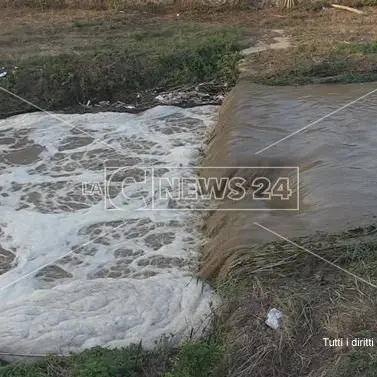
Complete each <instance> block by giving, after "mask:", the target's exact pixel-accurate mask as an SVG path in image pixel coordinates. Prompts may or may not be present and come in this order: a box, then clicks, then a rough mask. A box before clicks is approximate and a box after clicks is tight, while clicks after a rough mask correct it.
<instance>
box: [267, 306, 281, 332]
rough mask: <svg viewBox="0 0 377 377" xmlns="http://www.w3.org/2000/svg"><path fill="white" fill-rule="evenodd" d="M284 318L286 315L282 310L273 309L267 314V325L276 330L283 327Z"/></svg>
mask: <svg viewBox="0 0 377 377" xmlns="http://www.w3.org/2000/svg"><path fill="white" fill-rule="evenodd" d="M283 318H284V314H283V313H282V312H281V311H280V310H278V309H275V308H272V309H271V310H270V311H269V312H268V313H267V320H266V322H265V323H266V325H267V326H269V327H271V328H272V329H274V330H276V329H278V328H279V327H282V326H283Z"/></svg>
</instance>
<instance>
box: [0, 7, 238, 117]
mask: <svg viewBox="0 0 377 377" xmlns="http://www.w3.org/2000/svg"><path fill="white" fill-rule="evenodd" d="M52 13H53V12H52ZM52 13H51V12H50V13H49V14H52ZM44 14H45V13H44ZM64 14H65V16H66V18H64V17H63V16H62V15H61V17H60V18H59V17H57V16H56V14H55V17H57V18H56V21H57V22H56V23H52V24H50V23H48V24H46V23H47V22H48V15H45V17H46V19H45V20H44V19H42V20H39V21H37V22H36V23H33V22H32V20H29V19H27V20H26V22H25V23H22V22H20V23H19V24H18V25H17V27H13V28H11V29H3V32H2V33H3V35H2V39H1V40H2V42H1V44H3V47H5V48H4V51H5V54H3V55H2V61H1V65H2V66H4V67H5V69H6V70H7V72H8V74H7V76H5V77H4V78H3V79H1V85H2V86H3V88H5V89H6V90H7V91H9V92H12V93H14V94H16V95H17V96H20V97H22V98H24V99H26V100H27V101H29V102H31V103H32V104H34V105H36V106H38V107H40V108H43V109H47V110H60V109H66V108H69V107H75V106H78V105H80V104H84V105H85V104H87V103H88V101H90V102H91V103H92V104H95V103H98V102H100V101H110V102H111V103H113V102H116V101H122V102H125V103H128V104H131V105H135V104H137V103H138V102H144V103H148V101H150V100H151V98H153V95H154V90H155V89H158V88H163V89H165V90H166V89H170V88H175V87H179V86H183V85H185V84H195V83H201V82H204V81H211V80H214V81H216V82H220V83H228V84H229V85H230V86H231V85H233V84H234V83H235V80H236V78H237V61H238V59H239V53H238V51H239V49H240V44H239V42H240V39H241V36H242V29H241V28H236V27H229V28H225V27H216V26H212V25H205V24H198V23H195V22H192V21H187V22H185V21H182V22H180V21H179V20H175V19H173V20H171V19H166V20H164V19H162V23H160V22H159V21H161V17H160V16H159V15H158V14H155V13H154V14H152V15H148V14H147V15H142V18H143V19H140V20H138V19H137V17H135V16H134V17H132V15H127V16H125V15H123V14H120V15H119V14H115V15H114V14H112V15H111V16H110V18H107V17H106V15H102V14H94V15H93V14H92V19H82V18H76V17H69V16H67V14H66V13H64ZM29 17H30V15H29ZM97 17H98V18H97ZM3 22H4V21H3ZM5 23H6V22H5ZM30 29H31V31H32V33H31V34H29V32H30ZM15 67H16V68H15ZM0 101H1V103H2V111H1V112H2V114H1V115H2V116H6V115H9V114H12V113H18V112H23V111H28V110H31V109H32V108H33V106H32V105H31V104H30V103H26V102H22V101H20V99H19V98H15V97H12V96H11V95H10V94H9V93H4V92H2V93H0Z"/></svg>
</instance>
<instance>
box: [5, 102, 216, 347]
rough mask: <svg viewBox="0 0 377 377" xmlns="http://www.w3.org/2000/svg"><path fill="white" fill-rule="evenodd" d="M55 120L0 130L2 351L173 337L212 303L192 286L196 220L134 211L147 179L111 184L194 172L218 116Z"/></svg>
mask: <svg viewBox="0 0 377 377" xmlns="http://www.w3.org/2000/svg"><path fill="white" fill-rule="evenodd" d="M57 116H58V117H59V118H61V119H62V120H64V122H68V123H69V124H71V125H72V126H73V127H70V126H69V125H68V124H67V123H63V122H61V121H60V120H58V119H55V118H53V117H51V116H49V115H46V114H42V113H34V114H25V115H20V116H16V117H12V118H8V119H5V120H1V121H0V145H1V150H0V168H1V173H2V174H1V183H0V186H1V187H0V205H1V218H0V236H1V242H0V274H1V271H6V272H4V273H2V274H1V275H0V339H1V346H0V351H1V352H16V353H20V352H21V353H38V354H39V353H51V352H59V353H66V352H71V351H73V352H77V351H80V350H82V349H84V348H88V347H91V346H95V345H100V346H107V347H118V346H124V345H127V344H130V343H132V342H139V341H140V340H143V343H144V345H145V346H147V347H152V346H153V344H154V343H155V342H156V341H158V340H159V339H160V338H161V337H162V336H164V335H165V336H168V335H169V334H175V338H176V339H177V340H181V339H182V337H184V336H185V335H186V334H187V331H189V330H190V327H194V328H195V327H198V326H199V325H200V323H201V322H202V321H203V320H204V319H205V318H208V315H209V313H210V310H211V309H210V305H211V303H212V302H214V301H216V298H215V297H214V296H213V293H212V291H211V290H210V289H209V288H208V287H207V286H203V284H202V283H199V284H198V283H197V281H196V279H195V278H194V279H193V277H192V275H193V266H192V264H193V261H195V260H196V259H197V257H198V254H197V253H198V248H199V244H200V242H201V241H202V240H201V239H200V234H198V232H197V230H196V229H195V227H194V226H193V224H195V221H196V220H197V216H198V214H194V213H192V212H180V211H178V212H176V211H153V210H151V209H147V210H143V211H138V209H139V208H140V206H141V205H143V203H147V204H150V202H151V198H152V197H153V192H152V191H151V192H148V190H146V192H144V191H143V190H144V189H145V187H149V186H148V185H147V186H145V184H146V183H148V184H149V183H151V181H152V179H151V178H150V177H144V178H145V180H146V182H144V181H143V180H141V182H140V181H136V182H135V181H130V182H128V181H127V183H126V184H125V185H124V186H123V191H121V190H119V182H121V181H122V180H123V182H124V177H125V176H127V174H128V173H130V172H132V174H136V173H138V172H139V171H142V170H140V169H141V168H144V167H153V169H154V170H155V173H156V175H157V176H160V177H167V178H169V177H173V176H174V177H176V176H177V174H185V172H187V171H190V170H192V169H193V168H192V167H191V166H194V165H195V164H196V163H197V162H198V156H199V153H200V148H201V146H202V142H203V138H204V136H205V134H206V133H207V132H208V131H209V130H210V129H211V128H212V127H213V126H214V122H215V120H216V117H217V107H215V106H204V107H198V108H192V109H180V108H177V107H162V106H161V107H156V108H154V109H151V110H149V111H146V112H144V113H142V114H137V115H132V114H118V113H98V114H86V115H60V114H59V115H57ZM75 127H76V128H75ZM83 131H84V132H83ZM101 141H102V142H101ZM104 164H105V165H106V166H107V171H106V173H104ZM109 167H111V169H112V170H111V169H110V170H109ZM167 167H170V168H167ZM171 167H183V168H186V169H183V170H181V169H172V168H171ZM106 174H107V178H108V177H109V175H110V177H113V178H112V180H111V184H109V185H108V186H106V184H105V182H104V175H106ZM133 176H134V175H133ZM119 178H121V179H119ZM106 182H109V179H107V180H106ZM152 187H153V186H152ZM106 190H107V195H106V194H105V193H106ZM105 197H106V198H105ZM158 205H159V208H163V207H164V206H167V205H168V203H165V202H163V201H161V202H159V203H158ZM106 208H111V209H112V210H109V209H106ZM114 208H117V210H113V209H114ZM148 208H149V207H148ZM12 255H14V258H11V257H12ZM2 257H3V259H1V258H2ZM11 259H13V261H11V262H9V261H10V260H11ZM2 262H3V266H2V265H1V263H2ZM5 262H6V263H7V264H6V263H5ZM2 268H3V270H2ZM25 276H26V277H25Z"/></svg>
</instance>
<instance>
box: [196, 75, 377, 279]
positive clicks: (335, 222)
mask: <svg viewBox="0 0 377 377" xmlns="http://www.w3.org/2000/svg"><path fill="white" fill-rule="evenodd" d="M376 88H377V85H376V84H357V85H355V84H351V85H320V86H315V85H310V86H305V87H264V86H257V85H252V84H250V83H248V82H246V81H244V82H241V83H239V84H238V85H237V86H236V87H235V88H234V89H233V90H232V92H231V93H230V94H229V95H228V97H227V99H226V101H225V103H224V104H223V107H222V109H221V111H220V118H219V121H218V124H217V127H216V128H215V130H214V133H213V135H212V139H211V142H210V145H209V148H208V154H207V157H206V159H205V161H204V162H203V166H204V167H203V169H202V170H201V171H200V174H201V175H202V176H204V177H210V176H216V177H224V176H225V177H242V178H243V179H245V180H246V181H247V182H248V186H247V188H248V190H247V192H246V195H245V196H244V197H243V198H242V199H241V200H237V201H236V200H232V199H228V200H225V201H223V202H222V203H221V204H220V206H219V210H217V211H213V212H211V213H210V214H209V215H208V217H207V219H206V224H205V230H206V233H207V236H208V237H209V242H208V243H207V244H206V245H205V247H204V257H203V260H202V266H201V271H200V275H201V276H202V277H204V278H213V277H215V276H216V275H217V274H218V272H219V271H220V270H221V269H222V267H223V266H224V263H225V262H226V261H227V259H228V258H229V257H231V256H232V255H234V253H236V252H237V251H239V250H241V249H250V247H252V245H253V244H254V245H256V244H260V243H262V242H270V241H279V239H280V240H282V239H283V238H293V237H299V236H305V235H311V234H314V233H315V232H317V231H324V232H337V231H342V230H346V229H348V228H354V227H358V226H362V225H366V224H369V223H372V222H374V221H375V215H376V214H377V169H376V165H377V164H376V155H377V121H376V115H377V109H376V103H377V92H375V93H372V94H370V95H368V96H365V95H366V94H367V93H369V92H371V91H373V90H375V89H376ZM361 96H365V97H364V98H362V99H360V100H359V101H357V102H354V103H352V104H351V105H349V106H348V107H345V108H342V107H344V106H345V105H347V104H349V103H351V102H352V101H355V100H356V99H358V98H359V97H361ZM340 108H342V109H341V110H340V111H338V112H336V110H338V109H340ZM331 113H333V114H332V115H331V116H328V115H329V114H331ZM324 117H326V118H325V119H322V118H324ZM312 123H313V124H312ZM310 124H312V125H311V126H310V127H307V128H306V129H305V130H303V131H302V132H297V133H296V134H294V135H293V136H291V137H290V135H291V134H292V133H294V132H296V131H298V130H300V129H302V128H303V127H306V126H308V125H310ZM283 138H286V139H285V140H283V141H281V142H279V140H281V139H283ZM207 167H209V168H207ZM213 167H218V168H217V169H213ZM224 167H234V168H233V169H231V168H228V169H227V168H224ZM238 167H242V168H238ZM245 167H259V169H255V168H245ZM267 167H274V168H273V169H271V168H270V169H268V168H267ZM279 167H293V168H290V169H288V170H287V169H285V170H284V169H281V168H279ZM294 167H296V168H297V170H298V175H299V178H297V170H296V169H294ZM279 177H285V178H288V181H289V184H290V189H291V190H292V195H291V198H290V199H288V200H285V201H284V200H279V197H276V196H275V197H272V196H271V197H270V199H268V197H266V199H264V200H258V199H260V197H258V196H253V192H254V193H255V185H254V183H255V181H253V180H254V179H255V178H257V179H260V178H262V180H264V181H263V182H265V180H266V179H268V180H270V182H271V186H270V187H269V188H268V187H267V186H265V187H264V188H263V190H262V191H264V190H265V189H269V190H270V191H271V188H272V187H273V185H274V182H277V180H278V179H279ZM263 182H262V186H263ZM257 183H258V182H257ZM264 193H265V192H264ZM245 209H248V210H247V211H245ZM250 209H251V210H250ZM277 209H279V210H277ZM281 209H285V210H283V211H282V210H281ZM286 209H290V210H288V211H287V210H286ZM279 236H280V237H279Z"/></svg>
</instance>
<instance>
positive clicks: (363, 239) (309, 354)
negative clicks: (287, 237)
mask: <svg viewBox="0 0 377 377" xmlns="http://www.w3.org/2000/svg"><path fill="white" fill-rule="evenodd" d="M323 240H324V237H323V235H317V236H312V237H303V238H300V239H296V240H295V242H297V243H298V244H299V245H301V246H303V247H305V248H308V249H313V245H318V244H319V243H320V244H321V249H320V250H319V252H320V255H322V256H326V258H328V259H330V260H331V261H336V262H337V264H339V265H341V266H343V267H346V268H349V269H351V270H353V271H354V272H358V273H360V274H361V270H360V266H361V265H360V264H358V265H357V266H356V265H353V267H352V266H351V264H352V263H350V260H349V259H348V257H347V256H346V257H344V255H345V254H346V255H347V253H345V250H346V249H347V248H348V247H350V246H349V245H350V244H351V245H353V246H352V248H353V249H354V250H359V251H360V250H364V251H366V250H369V252H370V250H371V245H374V250H375V245H376V242H377V239H376V228H374V227H370V228H368V229H364V230H363V232H362V233H361V234H360V233H359V235H358V236H357V238H355V236H354V234H352V233H343V234H338V235H333V236H331V237H329V238H328V239H327V241H323ZM371 240H373V241H372V243H371ZM347 245H348V246H347ZM315 250H316V251H318V249H315ZM362 254H363V253H361V255H362ZM372 254H373V256H374V260H375V261H376V260H377V256H376V255H375V254H374V253H372ZM361 258H363V259H364V257H361ZM221 276H222V278H221V281H222V282H224V281H228V282H232V284H231V285H232V286H233V287H234V288H233V290H232V291H231V292H230V293H228V291H226V290H225V291H220V292H223V296H224V297H225V301H226V303H227V307H226V308H223V318H222V321H223V323H224V324H225V326H226V330H227V334H228V338H227V340H228V342H229V343H230V344H231V345H232V347H233V353H232V357H231V360H232V368H231V373H230V376H234V377H235V376H237V377H248V376H261V377H266V376H290V377H293V376H300V377H303V376H308V377H309V376H310V377H314V376H315V377H320V376H330V375H331V376H349V375H350V374H342V373H343V372H342V370H341V369H342V368H344V366H345V364H349V365H348V368H349V369H351V370H355V369H352V368H356V369H357V368H359V367H360V365H358V366H357V367H355V365H354V361H352V358H354V356H355V355H354V354H355V349H351V348H347V347H344V348H326V347H324V341H323V338H324V337H328V338H340V337H341V338H347V337H348V338H350V339H352V338H355V337H368V338H369V337H376V336H377V319H376V318H375V312H376V310H377V299H376V294H375V289H374V288H371V287H370V286H368V285H366V284H363V283H358V282H356V281H355V280H354V279H352V278H350V277H348V276H347V275H345V274H344V273H343V272H341V271H339V270H336V269H334V268H332V267H331V266H330V267H329V266H328V265H327V264H325V263H324V262H322V261H318V259H316V258H315V257H313V256H311V255H310V254H307V253H305V252H302V251H300V250H299V249H297V248H295V247H294V246H292V245H291V244H289V243H285V242H282V243H281V242H279V243H273V244H271V243H270V244H266V245H263V246H259V247H255V246H254V247H253V248H251V249H247V248H244V250H243V251H240V252H239V253H237V254H235V255H233V256H232V257H231V261H228V263H226V264H225V265H224V266H223V271H222V274H221ZM363 277H364V278H368V276H367V275H363ZM223 284H225V283H223ZM235 290H236V291H235ZM234 292H236V294H235V293H234ZM272 307H276V308H279V309H280V310H282V311H283V313H284V315H285V323H284V327H283V328H282V329H280V330H277V331H276V330H271V329H269V328H268V327H267V326H266V325H265V324H264V321H265V318H266V313H267V312H268V310H269V309H270V308H272ZM356 350H357V349H356ZM359 351H360V352H362V353H361V355H364V356H365V353H368V354H369V357H371V358H372V360H374V359H375V358H376V356H377V355H376V351H374V349H365V348H364V349H359ZM364 356H363V357H364ZM359 359H360V357H358V358H356V360H357V361H358V362H359V361H360V360H359ZM350 360H351V361H350ZM364 366H365V365H364ZM359 369H360V368H359ZM359 369H357V370H359ZM360 370H361V369H360ZM368 373H371V374H360V375H368V376H374V375H375V374H373V373H376V371H375V370H374V372H373V370H370V369H368Z"/></svg>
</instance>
